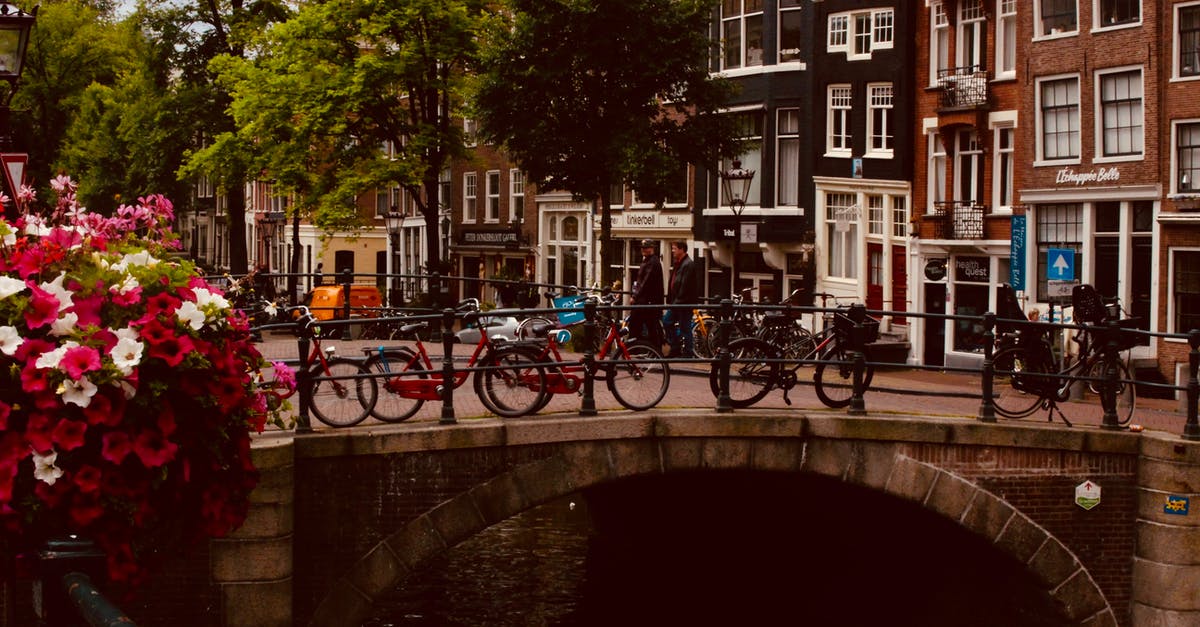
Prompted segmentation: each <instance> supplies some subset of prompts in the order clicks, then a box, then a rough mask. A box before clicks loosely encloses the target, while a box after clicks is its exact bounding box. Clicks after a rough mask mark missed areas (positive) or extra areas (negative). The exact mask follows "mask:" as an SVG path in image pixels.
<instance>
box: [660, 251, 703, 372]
mask: <svg viewBox="0 0 1200 627" xmlns="http://www.w3.org/2000/svg"><path fill="white" fill-rule="evenodd" d="M696 279H697V277H696V265H695V264H693V263H692V259H691V257H688V254H687V243H686V242H671V278H670V280H669V281H668V282H667V303H668V304H669V305H674V304H683V305H687V306H685V307H669V308H668V309H667V313H666V315H664V316H663V330H664V331H665V332H666V334H667V341H668V342H670V343H671V356H672V357H683V358H691V357H695V356H696V352H695V345H694V344H693V341H692V306H693V305H695V304H696V301H698V300H699V299H700V286H699V284H698V283H699V282H698V281H697V280H696Z"/></svg>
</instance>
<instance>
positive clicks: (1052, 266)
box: [1046, 248, 1075, 281]
mask: <svg viewBox="0 0 1200 627" xmlns="http://www.w3.org/2000/svg"><path fill="white" fill-rule="evenodd" d="M1046 279H1047V280H1050V281H1074V280H1075V249H1073V248H1051V249H1050V252H1048V253H1046Z"/></svg>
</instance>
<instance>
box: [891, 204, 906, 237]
mask: <svg viewBox="0 0 1200 627" xmlns="http://www.w3.org/2000/svg"><path fill="white" fill-rule="evenodd" d="M889 198H891V199H892V208H891V212H892V238H893V239H904V238H906V237H908V221H909V216H908V196H899V195H895V194H893V195H891V196H889Z"/></svg>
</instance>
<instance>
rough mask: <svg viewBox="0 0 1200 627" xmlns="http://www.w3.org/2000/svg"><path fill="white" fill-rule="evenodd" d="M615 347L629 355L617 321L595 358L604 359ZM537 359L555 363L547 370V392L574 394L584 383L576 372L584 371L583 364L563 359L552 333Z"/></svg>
mask: <svg viewBox="0 0 1200 627" xmlns="http://www.w3.org/2000/svg"><path fill="white" fill-rule="evenodd" d="M614 347H615V348H616V349H618V350H620V351H622V354H623V355H624V356H625V357H628V356H629V353H628V350H627V349H626V348H625V343H624V342H623V341H622V340H621V334H620V328H619V327H618V326H617V324H616V323H615V322H613V323H610V324H609V327H608V333H607V334H606V335H605V337H604V340H603V341H602V342H601V344H600V352H598V353H596V355H595V359H596V360H597V361H599V360H602V359H604V358H605V357H607V356H608V354H609V352H610V351H611V350H613V349H614ZM535 359H536V361H538V362H549V363H555V366H554V371H553V372H549V371H548V372H546V393H547V394H572V393H575V392H578V391H579V389H580V387H581V386H582V385H583V377H581V376H580V375H579V374H576V373H581V372H583V371H584V366H583V364H579V365H576V364H574V363H573V362H569V361H567V360H565V359H563V357H562V352H560V351H559V344H558V341H557V340H555V339H554V336H553V335H552V334H549V333H547V334H546V344H545V346H544V347H540V349H539V350H538V352H537V354H536V356H535ZM526 383H529V382H526Z"/></svg>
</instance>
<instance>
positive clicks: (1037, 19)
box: [1033, 0, 1079, 39]
mask: <svg viewBox="0 0 1200 627" xmlns="http://www.w3.org/2000/svg"><path fill="white" fill-rule="evenodd" d="M1061 1H1064V0H1033V38H1034V39H1052V38H1056V37H1069V36H1072V35H1078V34H1079V2H1078V0H1067V1H1070V2H1073V3H1074V4H1075V28H1073V29H1071V30H1066V29H1065V28H1064V29H1063V30H1061V31H1059V32H1054V31H1053V29H1051V30H1050V31H1047V30H1045V24H1043V22H1042V5H1044V4H1046V3H1048V2H1061Z"/></svg>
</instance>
